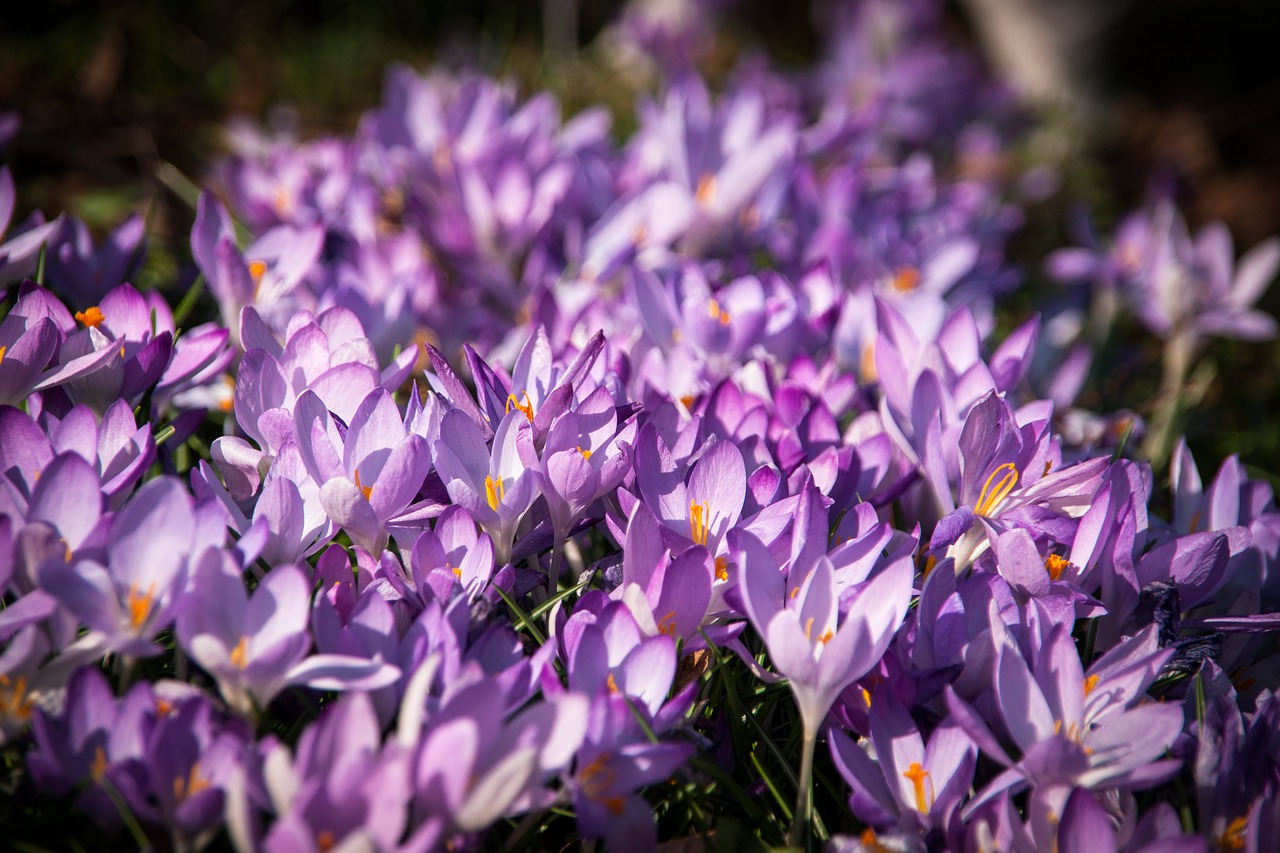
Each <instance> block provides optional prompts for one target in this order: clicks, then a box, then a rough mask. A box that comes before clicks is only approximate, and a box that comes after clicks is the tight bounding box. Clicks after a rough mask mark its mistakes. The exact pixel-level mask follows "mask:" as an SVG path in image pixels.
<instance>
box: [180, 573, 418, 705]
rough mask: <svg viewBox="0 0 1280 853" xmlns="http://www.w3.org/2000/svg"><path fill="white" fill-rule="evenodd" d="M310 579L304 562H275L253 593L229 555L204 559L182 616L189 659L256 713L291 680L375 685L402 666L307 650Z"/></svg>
mask: <svg viewBox="0 0 1280 853" xmlns="http://www.w3.org/2000/svg"><path fill="white" fill-rule="evenodd" d="M310 599H311V583H310V581H308V580H307V577H306V575H305V574H304V573H303V572H302V570H301V569H298V568H297V567H295V566H290V565H285V566H279V567H276V568H275V569H272V570H271V571H270V572H268V573H267V575H266V577H264V578H263V580H262V582H261V583H260V584H259V585H258V588H257V590H256V591H255V592H254V594H253V596H252V597H250V596H248V594H247V593H246V591H245V588H244V583H243V581H241V579H240V572H239V570H238V569H237V567H236V566H235V565H234V563H233V562H232V561H231V559H230V557H229V556H227V555H226V554H216V555H214V557H212V558H210V559H206V560H203V561H202V562H201V564H200V566H199V568H198V569H197V570H196V572H195V577H194V579H193V582H192V584H191V587H190V590H189V592H188V594H187V598H186V603H185V605H184V607H183V609H182V612H181V615H180V616H179V618H178V638H179V640H180V641H181V642H182V645H183V648H185V649H186V651H187V654H189V655H190V656H191V659H192V660H193V661H195V662H196V663H198V664H199V665H200V666H202V667H203V668H204V669H205V670H206V671H207V672H208V673H209V674H210V675H212V676H213V677H214V679H216V680H217V682H218V687H219V689H220V690H221V692H222V695H223V697H224V698H225V699H226V700H227V702H228V703H229V704H230V705H231V706H232V707H233V708H235V709H236V711H237V712H239V713H241V714H243V715H246V716H251V715H252V714H253V713H254V710H255V706H256V707H258V708H265V707H266V706H267V704H268V703H270V701H271V700H272V699H273V698H274V697H275V695H276V694H277V693H279V692H280V691H281V690H283V689H285V688H286V687H288V686H290V685H292V684H305V685H308V686H311V687H316V688H318V689H322V690H344V689H350V688H365V689H368V688H374V687H379V686H382V685H385V684H389V683H391V682H392V681H394V680H395V679H396V678H397V677H398V676H399V670H398V669H396V668H395V667H393V666H391V665H390V664H386V663H383V662H381V661H377V660H368V659H361V658H356V657H349V656H346V655H332V654H317V655H308V652H309V651H310V649H311V636H310V634H309V633H308V631H307V621H308V620H307V616H308V613H309V611H310Z"/></svg>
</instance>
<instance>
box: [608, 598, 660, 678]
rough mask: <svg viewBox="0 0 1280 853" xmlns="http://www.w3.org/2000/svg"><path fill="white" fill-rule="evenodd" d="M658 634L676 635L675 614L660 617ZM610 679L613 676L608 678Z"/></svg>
mask: <svg viewBox="0 0 1280 853" xmlns="http://www.w3.org/2000/svg"><path fill="white" fill-rule="evenodd" d="M658 633H659V634H666V635H667V636H668V637H674V636H675V634H676V612H675V611H674V610H672V611H671V612H670V613H668V614H667V615H666V616H663V617H662V621H660V622H659V623H658ZM609 677H610V678H612V677H613V676H609Z"/></svg>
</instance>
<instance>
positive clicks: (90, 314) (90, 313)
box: [76, 305, 106, 329]
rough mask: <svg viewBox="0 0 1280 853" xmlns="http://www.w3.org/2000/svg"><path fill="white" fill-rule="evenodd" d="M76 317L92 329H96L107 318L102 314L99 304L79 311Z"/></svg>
mask: <svg viewBox="0 0 1280 853" xmlns="http://www.w3.org/2000/svg"><path fill="white" fill-rule="evenodd" d="M76 319H77V320H79V321H80V322H81V323H84V324H85V326H87V327H89V328H91V329H96V328H97V327H98V324H99V323H101V322H102V321H103V320H105V319H106V317H103V316H102V309H101V308H99V307H98V306H97V305H92V306H90V307H88V308H86V309H84V310H83V311H77V312H76Z"/></svg>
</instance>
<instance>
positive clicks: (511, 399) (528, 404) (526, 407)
mask: <svg viewBox="0 0 1280 853" xmlns="http://www.w3.org/2000/svg"><path fill="white" fill-rule="evenodd" d="M520 393H521V394H523V395H524V404H523V405H521V403H520V401H519V400H518V399H516V395H515V394H508V395H507V408H506V411H508V412H509V411H511V410H512V409H519V410H520V411H522V412H524V416H525V417H526V418H528V419H529V423H533V400H531V399H529V392H528V391H521V392H520Z"/></svg>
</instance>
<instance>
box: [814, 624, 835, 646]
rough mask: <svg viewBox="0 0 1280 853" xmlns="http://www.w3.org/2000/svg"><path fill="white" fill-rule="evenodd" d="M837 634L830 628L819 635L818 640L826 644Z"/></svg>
mask: <svg viewBox="0 0 1280 853" xmlns="http://www.w3.org/2000/svg"><path fill="white" fill-rule="evenodd" d="M835 635H836V632H835V631H832V630H831V629H830V628H828V629H827V630H825V631H823V632H822V636H820V637H818V642H819V643H822V645H824V646H825V645H826V644H827V643H829V642H831V638H832V637H834V636H835Z"/></svg>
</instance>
